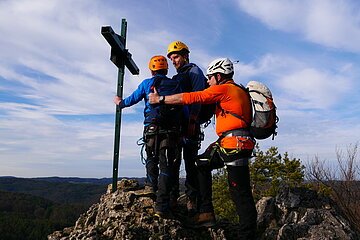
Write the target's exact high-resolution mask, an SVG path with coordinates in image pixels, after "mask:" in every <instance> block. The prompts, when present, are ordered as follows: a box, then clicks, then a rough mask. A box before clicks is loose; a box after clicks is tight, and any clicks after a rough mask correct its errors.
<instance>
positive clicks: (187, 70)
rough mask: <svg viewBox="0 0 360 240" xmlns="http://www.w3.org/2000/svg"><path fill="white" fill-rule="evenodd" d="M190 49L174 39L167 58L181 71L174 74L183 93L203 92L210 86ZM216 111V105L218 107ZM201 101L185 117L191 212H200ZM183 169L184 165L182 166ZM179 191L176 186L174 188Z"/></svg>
mask: <svg viewBox="0 0 360 240" xmlns="http://www.w3.org/2000/svg"><path fill="white" fill-rule="evenodd" d="M189 53H190V50H189V48H188V46H187V45H186V44H185V43H183V42H181V41H174V42H172V43H170V44H169V45H168V49H167V57H168V58H169V59H170V60H171V61H172V63H173V65H174V67H175V68H176V71H177V74H176V75H174V76H173V79H176V80H177V81H179V82H180V85H181V88H182V91H183V92H196V91H202V90H204V89H205V88H206V81H207V79H206V77H205V75H204V73H203V72H202V70H201V69H200V68H199V67H198V66H197V65H196V64H194V63H190V61H189ZM214 110H215V108H214ZM200 111H201V104H191V105H189V106H188V112H189V114H188V115H187V116H186V115H184V118H183V126H182V130H183V144H182V155H183V159H184V163H185V171H186V179H185V194H186V196H187V210H188V214H189V215H194V214H195V213H196V212H197V210H198V209H197V208H198V206H197V198H198V197H199V183H198V179H197V169H196V165H195V160H196V157H197V155H198V150H199V149H200V146H201V141H202V140H203V133H202V131H201V128H200V125H201V123H202V122H201V120H200V117H201V114H200ZM178 168H180V165H179V166H178ZM173 191H174V192H176V191H177V190H176V186H175V188H174V189H173ZM172 204H173V203H172Z"/></svg>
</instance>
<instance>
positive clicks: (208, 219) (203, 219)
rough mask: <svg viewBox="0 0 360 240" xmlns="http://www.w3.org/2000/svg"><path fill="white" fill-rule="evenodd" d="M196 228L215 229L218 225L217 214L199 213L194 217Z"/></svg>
mask: <svg viewBox="0 0 360 240" xmlns="http://www.w3.org/2000/svg"><path fill="white" fill-rule="evenodd" d="M193 224H194V227H195V228H200V227H213V226H215V224H216V219H215V214H214V213H213V212H205V213H198V214H196V215H195V216H194V217H193Z"/></svg>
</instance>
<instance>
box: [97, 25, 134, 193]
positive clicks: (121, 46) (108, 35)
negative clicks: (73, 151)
mask: <svg viewBox="0 0 360 240" xmlns="http://www.w3.org/2000/svg"><path fill="white" fill-rule="evenodd" d="M126 30H127V22H126V19H122V24H121V35H118V34H116V33H115V32H114V30H113V29H112V28H111V27H110V26H103V27H102V28H101V34H102V35H103V36H104V38H105V39H106V41H107V42H108V43H109V44H110V46H111V55H110V60H111V61H112V62H113V63H114V64H115V65H116V66H117V67H118V69H119V70H118V83H117V96H119V97H120V98H121V99H122V96H123V83H124V73H125V66H126V67H127V68H128V69H129V71H130V72H131V73H132V74H133V75H138V74H139V72H140V70H139V68H138V67H137V66H136V64H135V62H134V61H133V59H132V58H131V54H130V53H129V51H128V49H126V48H125V47H126ZM120 129H121V109H120V108H119V106H116V116H115V139H114V157H113V184H112V192H115V191H116V189H117V180H118V166H119V157H120V156H119V149H120Z"/></svg>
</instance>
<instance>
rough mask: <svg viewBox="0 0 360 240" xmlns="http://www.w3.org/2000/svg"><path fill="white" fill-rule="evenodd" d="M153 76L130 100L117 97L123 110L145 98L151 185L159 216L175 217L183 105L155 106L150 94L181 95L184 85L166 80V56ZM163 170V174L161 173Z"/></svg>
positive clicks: (155, 62)
mask: <svg viewBox="0 0 360 240" xmlns="http://www.w3.org/2000/svg"><path fill="white" fill-rule="evenodd" d="M149 69H150V71H151V74H152V77H151V78H148V79H145V80H143V81H142V82H141V83H140V85H139V86H138V88H137V89H136V90H135V91H134V92H133V93H132V94H131V95H130V96H129V97H127V98H125V99H123V100H122V99H121V98H119V97H118V96H116V97H115V98H114V103H115V104H116V105H119V107H120V108H125V107H130V106H132V105H134V104H136V103H138V102H139V101H141V100H142V99H144V102H145V108H144V118H145V119H144V141H145V144H146V145H145V151H146V155H147V158H146V175H147V182H148V184H150V186H151V187H152V188H153V191H154V192H156V205H155V215H157V216H159V217H163V218H171V217H172V213H171V209H170V192H171V189H172V188H173V185H174V180H175V179H176V177H177V176H178V171H179V169H178V167H177V165H178V164H176V161H179V160H180V159H178V156H179V148H180V147H179V144H180V127H181V122H180V121H179V119H181V118H182V113H183V107H182V106H179V105H177V106H168V105H164V104H162V103H161V101H160V104H154V105H151V104H150V103H149V101H148V95H149V93H150V92H152V91H153V88H156V90H157V91H158V92H159V91H160V92H162V95H164V96H166V95H171V94H175V93H180V92H181V87H180V84H179V82H178V81H177V80H175V79H170V78H168V77H166V75H167V73H168V63H167V60H166V58H165V57H164V56H154V57H152V58H151V60H150V62H149ZM159 169H160V173H159Z"/></svg>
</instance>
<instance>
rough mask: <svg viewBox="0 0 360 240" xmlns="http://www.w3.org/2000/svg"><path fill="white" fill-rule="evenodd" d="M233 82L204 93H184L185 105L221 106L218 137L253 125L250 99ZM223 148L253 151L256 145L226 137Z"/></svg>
mask: <svg viewBox="0 0 360 240" xmlns="http://www.w3.org/2000/svg"><path fill="white" fill-rule="evenodd" d="M233 82H234V81H233V80H230V81H227V82H226V83H224V84H220V85H213V86H210V87H209V88H207V89H205V90H203V91H198V92H191V93H183V98H182V99H183V102H182V103H184V104H192V103H216V102H217V103H219V104H220V107H221V108H220V107H219V106H218V105H217V106H216V110H215V116H216V134H217V135H218V136H221V134H222V133H223V132H226V131H229V130H234V129H238V128H246V127H248V124H249V123H251V119H252V116H251V102H250V99H249V97H248V95H247V93H246V92H245V91H243V90H241V89H240V88H239V87H237V86H235V85H234V84H232V83H233ZM222 109H223V110H225V111H229V112H232V113H235V114H237V115H239V116H242V117H243V118H244V119H245V121H246V122H247V123H246V122H245V121H243V120H241V119H239V118H237V117H235V116H233V115H231V114H225V113H223V111H222ZM221 146H222V147H224V148H231V149H235V148H245V149H252V148H253V147H254V143H253V142H252V141H251V140H249V141H248V139H244V138H239V137H226V138H223V139H222V141H221Z"/></svg>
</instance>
